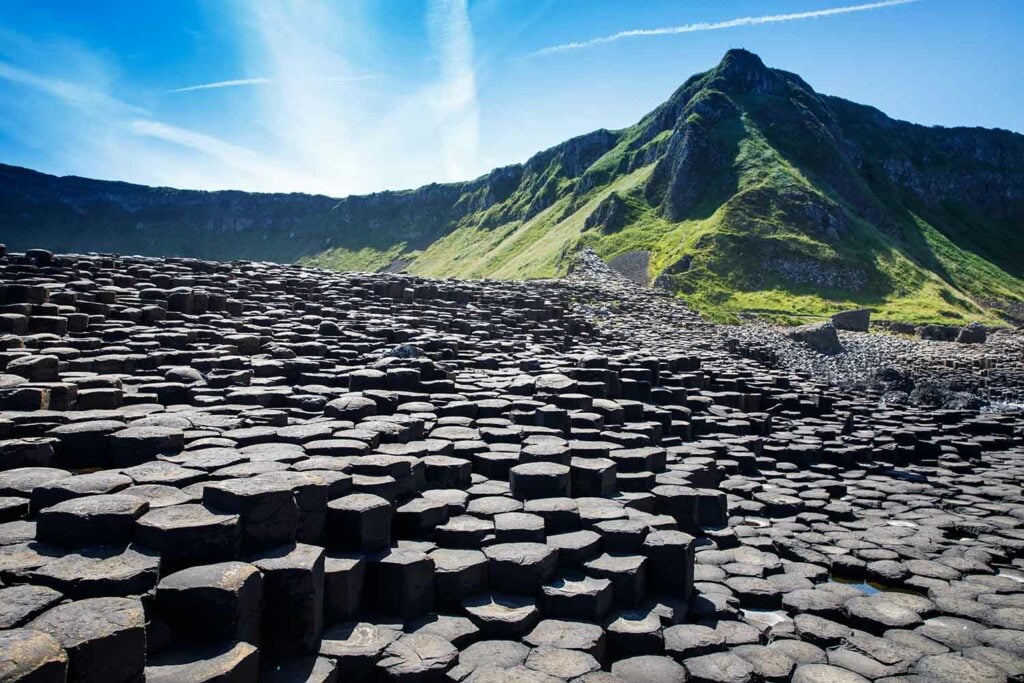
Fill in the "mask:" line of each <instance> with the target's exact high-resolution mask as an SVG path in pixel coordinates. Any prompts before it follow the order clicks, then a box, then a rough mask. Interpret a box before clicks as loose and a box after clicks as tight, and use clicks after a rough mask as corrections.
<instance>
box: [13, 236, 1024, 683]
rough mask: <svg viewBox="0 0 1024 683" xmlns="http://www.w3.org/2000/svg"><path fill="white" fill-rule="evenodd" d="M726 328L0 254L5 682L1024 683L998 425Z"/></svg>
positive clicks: (981, 368) (634, 309) (562, 299)
mask: <svg viewBox="0 0 1024 683" xmlns="http://www.w3.org/2000/svg"><path fill="white" fill-rule="evenodd" d="M751 334H752V333H750V332H748V331H739V332H737V331H736V330H735V329H728V328H722V327H718V326H715V325H711V324H708V323H705V322H703V321H702V320H700V319H699V318H698V317H697V316H695V315H694V314H692V313H691V312H690V311H688V310H687V309H685V308H684V307H683V306H681V305H680V304H679V303H677V302H675V301H674V300H672V299H670V298H668V297H665V296H662V295H659V294H657V293H655V292H652V291H650V290H644V289H641V288H638V287H634V286H632V285H629V284H628V283H623V282H620V281H616V280H600V279H594V278H587V277H574V278H569V279H566V280H560V281H532V282H519V283H517V282H492V281H480V282H462V281H453V280H428V279H422V278H416V277H412V276H408V275H403V274H372V275H371V274H354V273H353V274H344V273H333V272H326V271H319V270H314V269H306V268H301V267H297V266H284V265H275V264H267V263H249V262H231V263H214V262H205V261H197V260H192V259H178V258H167V259H156V258H146V257H124V256H112V255H96V254H82V255H79V254H74V255H54V254H50V253H49V252H44V251H42V250H33V251H31V252H28V253H25V254H8V253H6V252H5V251H4V250H2V248H0V681H104V682H112V683H117V682H120V681H141V680H147V681H168V682H170V681H212V680H217V681H272V682H277V681H280V682H285V681H322V682H328V681H347V680H352V681H372V680H382V681H383V680H408V681H443V680H453V681H476V682H481V681H518V680H526V681H558V680H572V681H580V682H587V683H604V682H608V683H612V682H617V681H636V682H640V681H688V680H692V681H738V682H745V681H785V680H793V681H863V680H882V679H890V680H920V681H925V680H927V681H966V680H971V681H973V680H983V681H1009V680H1021V679H1022V678H1024V497H1022V488H1021V485H1022V482H1024V418H1022V416H1021V415H1020V414H1019V413H991V412H990V413H979V412H977V411H975V410H968V409H942V410H923V409H915V408H905V407H900V406H894V405H893V404H891V403H889V402H884V401H883V400H882V398H883V396H882V395H881V394H880V393H879V392H877V391H873V390H857V391H853V390H847V389H842V388H838V387H835V386H832V385H830V384H828V383H826V382H824V381H821V380H820V379H816V378H815V377H813V376H811V375H810V374H808V373H802V372H793V371H790V370H787V369H784V368H780V367H777V366H776V364H775V363H774V360H775V358H774V355H773V354H772V353H770V351H771V349H769V348H766V347H765V346H764V345H763V343H762V344H761V345H759V344H758V342H757V340H756V339H755V338H753V337H751V336H750V335H751ZM1001 336H1002V341H1001V342H1000V345H999V346H998V349H1002V351H998V352H996V351H990V352H989V353H990V355H991V354H993V353H1010V351H1008V350H1012V349H1014V348H1024V346H1016V347H1015V346H1014V342H1013V340H1014V339H1016V337H1014V336H1012V334H1011V333H1007V334H1006V335H1001ZM943 353H946V354H949V353H953V352H952V351H949V350H946V351H944V352H943ZM965 353H967V354H974V355H971V356H970V357H969V358H967V360H966V361H965V362H964V363H963V364H960V365H957V364H956V363H953V364H950V363H946V362H945V360H943V361H942V363H941V364H942V365H943V366H944V367H945V368H946V370H950V371H956V372H958V373H961V374H962V375H970V376H971V377H972V378H973V379H974V380H975V381H978V382H983V381H1003V379H1004V378H1005V377H1008V376H1009V374H1008V373H1011V371H1012V368H1011V367H1010V365H1012V363H1010V362H1009V361H1007V360H1006V359H1005V358H1001V357H1000V358H996V357H995V356H991V357H990V358H989V360H986V361H985V362H980V361H979V360H978V358H977V357H976V356H977V355H978V354H979V353H982V352H981V351H978V350H976V349H970V350H968V351H965ZM1017 353H1018V356H1017V357H1016V362H1017V363H1019V362H1020V360H1021V358H1020V356H1019V351H1018V352H1017ZM1010 360H1012V359H1010ZM1004 361H1005V362H1004ZM986 373H988V374H986ZM986 378H987V379H986ZM1007 381H1009V380H1007Z"/></svg>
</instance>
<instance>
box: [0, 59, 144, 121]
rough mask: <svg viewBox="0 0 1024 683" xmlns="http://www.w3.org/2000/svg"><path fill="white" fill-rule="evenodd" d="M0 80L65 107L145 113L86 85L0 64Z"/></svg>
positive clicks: (89, 111) (95, 110) (97, 111)
mask: <svg viewBox="0 0 1024 683" xmlns="http://www.w3.org/2000/svg"><path fill="white" fill-rule="evenodd" d="M0 79H2V80H5V81H10V82H11V83H17V84H18V85H22V86H25V87H28V88H31V89H32V90H35V91H37V92H40V93H43V94H44V95H49V96H51V97H55V98H57V99H59V100H61V101H63V102H64V103H66V104H68V105H71V106H74V107H76V108H77V109H80V110H83V111H85V112H88V113H94V114H100V113H103V112H109V113H114V112H134V113H135V114H145V113H147V112H146V110H145V109H143V108H142V107H136V106H134V105H131V104H128V103H127V102H123V101H121V100H119V99H117V98H116V97H111V96H110V95H108V94H106V93H104V92H101V91H98V90H96V89H94V88H91V87H89V86H87V85H83V84H81V83H76V82H74V81H70V80H67V79H63V78H54V77H52V76H49V75H45V74H40V73H36V72H34V71H30V70H28V69H24V68H22V67H20V66H17V65H14V64H11V63H9V62H0Z"/></svg>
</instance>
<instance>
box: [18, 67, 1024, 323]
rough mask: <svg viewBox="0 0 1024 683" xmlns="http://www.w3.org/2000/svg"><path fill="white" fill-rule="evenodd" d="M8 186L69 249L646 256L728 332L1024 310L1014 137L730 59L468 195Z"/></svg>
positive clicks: (495, 274) (321, 259) (659, 276)
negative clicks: (638, 112) (622, 120)
mask: <svg viewBox="0 0 1024 683" xmlns="http://www.w3.org/2000/svg"><path fill="white" fill-rule="evenodd" d="M19 170H20V169H19ZM0 171H3V169H0ZM25 173H29V172H25ZM15 175H16V174H15ZM15 175H12V176H11V177H12V178H14V177H15ZM18 178H19V179H20V176H18ZM18 182H20V183H21V184H20V185H19V184H18ZM18 182H15V183H7V185H8V189H7V190H6V191H5V190H3V189H0V225H8V226H10V225H14V226H29V225H32V226H35V227H34V230H35V236H36V237H38V236H40V235H42V236H44V237H46V238H48V243H49V244H51V245H53V246H57V247H61V248H64V249H65V250H66V249H67V245H71V246H72V247H75V248H83V247H81V246H80V245H86V244H90V245H94V246H93V248H99V249H103V248H110V249H111V250H121V251H138V252H142V253H161V254H178V255H190V256H206V257H214V258H232V257H234V258H263V259H271V260H289V261H292V260H298V261H300V262H302V263H305V264H308V265H313V266H319V267H323V268H334V269H343V270H383V269H392V270H398V269H405V270H408V271H409V272H412V273H416V274H422V275H431V276H447V277H464V278H480V277H491V278H533V277H553V276H560V275H563V274H565V273H566V272H567V270H568V268H569V266H570V264H571V263H572V258H573V255H574V254H575V253H576V252H577V251H578V250H579V249H580V248H582V247H584V246H586V247H590V248H592V249H593V250H594V251H595V252H596V253H597V254H598V255H600V256H601V257H603V258H604V259H606V260H610V259H613V258H615V257H617V256H621V255H623V254H630V253H632V252H644V253H646V254H647V255H648V263H649V276H650V281H651V282H652V283H656V284H657V285H658V286H662V287H667V288H669V289H671V290H672V291H674V292H675V293H677V294H678V295H679V296H681V297H683V298H684V299H686V300H687V301H688V302H689V303H690V304H691V305H692V306H694V307H695V308H697V309H698V310H700V311H702V312H703V313H705V314H707V315H709V316H711V317H713V318H717V319H723V320H730V319H735V318H736V317H737V316H741V315H744V314H756V315H760V316H765V317H770V318H775V319H779V320H787V321H802V320H805V319H807V318H814V317H820V316H825V315H828V314H830V313H833V312H835V311H837V310H840V309H845V308H850V307H860V306H868V307H870V308H872V309H874V310H875V311H876V313H875V315H876V318H882V319H898V320H906V321H912V322H951V323H952V322H964V321H967V320H983V321H987V322H998V321H999V320H1005V319H1018V320H1019V319H1022V318H1024V246H1022V245H1024V235H1022V234H1021V233H1022V229H1024V227H1022V226H1024V136H1021V135H1017V134H1014V133H1009V132H1007V131H998V130H995V131H992V130H982V129H967V128H955V129H946V128H926V127H923V126H917V125H913V124H909V123H904V122H900V121H894V120H892V119H889V118H888V117H886V116H885V115H884V114H882V113H881V112H879V111H877V110H875V109H872V108H870V107H865V106H862V105H857V104H853V103H850V102H846V101H844V100H840V99H838V98H834V97H829V96H823V95H819V94H818V93H816V92H814V90H813V89H811V87H810V86H809V85H807V84H806V83H805V82H804V81H803V80H801V79H800V78H799V77H798V76H796V75H794V74H790V73H787V72H784V71H779V70H774V69H769V68H767V67H765V65H764V64H763V63H762V62H761V60H760V59H759V58H758V57H757V56H756V55H753V54H751V53H749V52H746V51H743V50H731V51H730V52H728V53H727V54H726V56H725V57H724V58H723V60H722V62H721V63H720V64H718V65H717V66H716V67H715V68H714V69H711V70H710V71H707V72H705V73H703V74H698V75H696V76H693V77H691V78H690V79H688V80H687V82H686V83H684V84H683V86H682V87H680V88H679V89H678V90H677V91H676V92H675V93H673V94H672V96H671V97H670V98H669V99H668V100H667V101H666V102H665V103H664V104H663V105H661V106H660V107H658V108H657V109H655V110H654V111H652V112H651V113H650V114H648V115H647V116H645V117H644V118H643V119H642V120H641V121H639V122H638V123H637V124H636V125H634V126H631V127H629V128H626V129H624V130H619V131H608V130H598V131H595V132H593V133H590V134H587V135H583V136H579V137H577V138H573V139H571V140H568V141H566V142H565V143H562V144H561V145H558V146H556V147H553V148H551V149H549V150H545V151H543V152H540V153H539V154H537V155H535V156H534V157H532V158H531V159H530V160H528V161H527V162H526V163H524V164H516V165H513V166H508V167H504V168H499V169H496V170H494V171H492V172H491V173H489V174H487V175H484V176H482V177H480V178H477V179H476V180H473V181H469V182H465V183H450V184H444V185H429V186H427V187H424V188H420V189H418V190H410V191H405V192H385V193H379V194H375V195H369V196H364V197H348V198H345V199H342V200H333V199H329V198H326V197H307V196H304V195H245V193H195V192H192V193H190V192H186V191H178V190H167V189H165V188H139V187H138V186H127V185H124V184H122V183H106V184H104V183H100V181H87V180H83V179H63V178H61V179H56V178H51V177H50V176H42V174H35V175H34V176H32V177H31V178H29V179H27V180H26V179H20V180H19V181H18ZM62 183H63V184H62ZM68 183H71V185H70V186H69V185H68ZM90 183H91V184H93V185H88V184H90ZM97 183H98V184H99V185H103V186H104V187H103V188H99V187H97V186H96V184H97ZM26 184H27V186H29V187H30V189H29V190H26V189H25V187H26ZM87 185H88V186H87ZM106 186H111V187H106ZM75 192H79V193H81V194H82V195H83V196H84V195H88V196H99V197H100V198H99V199H96V200H94V201H91V202H90V201H87V197H86V198H82V197H78V196H77V195H75ZM89 193H92V194H91V195H90V194H89ZM68 197H73V200H69V199H68ZM247 197H248V198H249V199H246V198H247ZM76 222H77V224H82V223H88V224H89V225H88V226H86V227H88V228H89V229H88V230H86V229H81V228H79V229H77V230H73V231H69V230H68V227H67V226H69V225H75V224H76ZM12 241H14V240H12ZM44 242H47V240H44ZM12 246H17V245H12ZM24 246H35V244H31V245H28V244H26V245H24Z"/></svg>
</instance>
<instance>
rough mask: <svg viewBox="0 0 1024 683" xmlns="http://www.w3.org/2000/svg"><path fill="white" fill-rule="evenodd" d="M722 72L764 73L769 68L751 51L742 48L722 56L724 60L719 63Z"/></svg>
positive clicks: (729, 51) (735, 48)
mask: <svg viewBox="0 0 1024 683" xmlns="http://www.w3.org/2000/svg"><path fill="white" fill-rule="evenodd" d="M718 68H719V69H720V70H732V71H735V72H741V71H764V70H766V69H767V68H768V67H766V66H765V65H764V62H763V61H761V58H760V57H758V56H757V55H756V54H754V53H753V52H751V51H750V50H745V49H743V48H742V47H734V48H732V49H730V50H727V51H726V53H725V54H724V55H722V60H721V61H720V62H719V63H718Z"/></svg>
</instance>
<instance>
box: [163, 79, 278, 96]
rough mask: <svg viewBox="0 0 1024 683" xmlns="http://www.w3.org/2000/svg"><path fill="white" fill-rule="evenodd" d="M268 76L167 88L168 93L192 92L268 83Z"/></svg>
mask: <svg viewBox="0 0 1024 683" xmlns="http://www.w3.org/2000/svg"><path fill="white" fill-rule="evenodd" d="M270 82H271V81H270V79H269V78H235V79H232V80H230V81H214V82H213V83H202V84H201V85H190V86H188V87H185V88H175V89H174V90H168V91H167V92H168V93H178V92H193V91H195V90H216V89H218V88H238V87H241V86H247V85H269V84H270Z"/></svg>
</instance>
